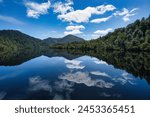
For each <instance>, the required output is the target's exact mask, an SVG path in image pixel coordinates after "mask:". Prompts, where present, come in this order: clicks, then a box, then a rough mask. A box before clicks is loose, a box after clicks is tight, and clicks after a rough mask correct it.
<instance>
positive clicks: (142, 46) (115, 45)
mask: <svg viewBox="0 0 150 117" xmlns="http://www.w3.org/2000/svg"><path fill="white" fill-rule="evenodd" d="M53 47H55V48H65V49H81V50H102V49H105V50H123V51H150V16H149V17H148V18H147V19H145V18H142V19H141V20H136V21H135V22H134V23H132V24H129V25H128V26H127V27H125V28H119V29H116V30H115V31H114V32H110V33H109V34H107V35H106V36H104V37H99V38H98V39H95V40H91V41H85V42H82V43H81V42H80V43H71V44H64V45H55V46H53Z"/></svg>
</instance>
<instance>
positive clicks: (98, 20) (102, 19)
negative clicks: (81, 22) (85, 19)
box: [90, 16, 112, 23]
mask: <svg viewBox="0 0 150 117" xmlns="http://www.w3.org/2000/svg"><path fill="white" fill-rule="evenodd" d="M111 17H112V16H109V17H105V18H97V19H93V20H91V21H90V22H91V23H101V22H106V21H108V20H109V19H110V18H111Z"/></svg>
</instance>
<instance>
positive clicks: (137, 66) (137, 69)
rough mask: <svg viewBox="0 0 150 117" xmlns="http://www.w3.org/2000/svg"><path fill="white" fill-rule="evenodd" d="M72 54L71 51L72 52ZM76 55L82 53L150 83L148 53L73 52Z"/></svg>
mask: <svg viewBox="0 0 150 117" xmlns="http://www.w3.org/2000/svg"><path fill="white" fill-rule="evenodd" d="M70 52H71V51H70ZM71 53H74V54H79V53H81V54H82V55H85V54H86V55H89V56H93V57H96V58H98V59H100V60H103V61H106V62H107V63H108V64H111V65H113V66H114V67H116V68H119V69H123V70H126V71H127V72H129V73H132V74H133V75H134V76H135V77H141V78H144V79H146V80H147V82H148V83H150V53H147V52H139V53H135V52H119V51H109V52H108V51H107V52H106V51H99V52H94V51H86V52H83V53H82V52H81V51H79V52H77V51H75V52H73V51H72V52H71Z"/></svg>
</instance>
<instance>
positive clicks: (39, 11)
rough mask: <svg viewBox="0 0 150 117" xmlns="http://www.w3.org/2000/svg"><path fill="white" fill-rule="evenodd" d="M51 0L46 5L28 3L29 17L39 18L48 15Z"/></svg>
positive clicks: (26, 4) (26, 3)
mask: <svg viewBox="0 0 150 117" xmlns="http://www.w3.org/2000/svg"><path fill="white" fill-rule="evenodd" d="M50 5H51V3H50V0H48V1H47V2H45V3H41V4H39V3H36V2H31V1H27V2H25V6H26V7H27V16H28V17H32V18H36V19H37V18H39V17H40V15H44V14H48V9H49V8H50Z"/></svg>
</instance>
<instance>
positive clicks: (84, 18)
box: [58, 5, 116, 23]
mask: <svg viewBox="0 0 150 117" xmlns="http://www.w3.org/2000/svg"><path fill="white" fill-rule="evenodd" d="M115 9H116V8H115V7H114V6H113V5H101V6H97V7H87V8H85V9H83V10H76V11H71V12H68V13H66V14H60V15H58V18H59V19H60V20H63V21H67V22H76V23H82V22H89V18H90V17H91V16H92V15H94V14H97V15H100V14H104V13H105V12H107V11H113V10H115Z"/></svg>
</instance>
